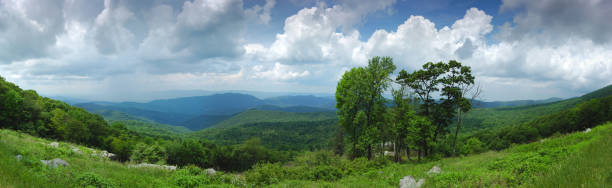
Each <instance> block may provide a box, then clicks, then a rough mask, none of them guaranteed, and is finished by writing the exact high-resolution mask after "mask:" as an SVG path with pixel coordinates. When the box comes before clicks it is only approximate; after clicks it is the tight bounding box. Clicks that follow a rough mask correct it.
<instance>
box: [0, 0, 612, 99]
mask: <svg viewBox="0 0 612 188" xmlns="http://www.w3.org/2000/svg"><path fill="white" fill-rule="evenodd" d="M609 12H612V1H599V0H584V1H571V0H568V1H566V0H542V1H531V0H503V1H491V0H474V1H449V0H432V1H409V0H379V1H359V0H328V1H324V0H303V1H300V0H283V1H281V0H187V1H173V0H152V1H127V0H48V1H35V0H19V1H15V0H0V75H1V76H2V77H4V78H6V79H7V80H8V81H11V82H15V83H17V84H18V85H20V86H22V87H23V88H26V89H35V90H37V91H39V92H40V93H41V94H43V95H47V96H58V95H59V96H68V97H76V98H84V99H89V100H109V101H126V100H145V99H147V100H148V99H151V98H155V97H154V96H156V95H153V93H160V92H165V91H175V90H209V91H222V90H250V91H273V92H299V93H333V92H334V91H335V86H336V83H337V81H338V79H339V78H340V76H341V75H342V74H343V73H344V71H346V70H348V69H350V68H352V67H356V66H364V65H366V64H367V60H368V59H369V58H371V57H373V56H391V57H392V58H393V59H394V62H395V64H396V65H397V67H398V71H399V70H400V69H406V70H408V71H413V70H415V69H417V68H419V67H420V66H421V65H422V64H424V63H426V62H428V61H433V62H437V61H448V60H453V59H454V60H458V61H460V62H462V63H464V64H466V65H469V66H471V67H472V69H473V71H474V74H475V76H476V78H477V82H478V83H480V84H481V85H482V86H483V90H484V91H483V99H485V100H514V99H543V98H549V97H564V98H567V97H573V96H578V95H581V94H584V93H586V92H589V91H592V90H595V89H598V88H601V87H604V86H606V85H608V84H611V81H612V80H611V79H610V78H611V77H612V24H609V18H608V17H609Z"/></svg>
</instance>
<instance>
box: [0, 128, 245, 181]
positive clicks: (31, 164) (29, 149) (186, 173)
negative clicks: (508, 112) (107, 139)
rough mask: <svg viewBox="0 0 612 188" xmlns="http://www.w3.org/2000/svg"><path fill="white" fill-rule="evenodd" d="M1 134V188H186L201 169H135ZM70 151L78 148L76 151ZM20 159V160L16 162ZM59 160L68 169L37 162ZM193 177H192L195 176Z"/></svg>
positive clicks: (84, 151)
mask: <svg viewBox="0 0 612 188" xmlns="http://www.w3.org/2000/svg"><path fill="white" fill-rule="evenodd" d="M52 142H53V141H52V140H46V139H41V138H36V137H32V136H30V135H27V134H24V133H19V132H16V131H12V130H5V129H2V130H0V187H32V188H38V187H189V185H190V184H192V183H193V182H192V181H193V179H194V177H196V176H197V174H205V172H203V171H202V170H201V169H198V168H195V167H191V168H185V169H182V170H178V171H172V170H165V169H160V168H154V167H144V168H135V167H131V166H130V165H133V164H130V163H120V162H116V161H109V160H108V159H105V158H104V157H101V156H99V155H96V154H94V151H95V153H97V154H100V153H101V150H97V149H91V148H87V147H83V146H80V145H76V144H72V143H67V142H59V144H58V147H52V146H50V143H52ZM73 148H78V151H75V150H74V149H73ZM17 155H21V159H20V160H18V159H17V157H16V156H17ZM54 158H59V159H62V160H64V161H66V162H67V163H68V166H65V167H62V166H59V167H57V168H53V167H50V166H46V165H44V164H43V163H41V161H40V160H50V159H54ZM194 174H195V175H194ZM200 177H205V178H206V182H207V184H214V183H218V184H225V185H226V186H234V185H235V186H240V185H242V184H244V183H243V180H242V179H240V178H239V177H236V176H233V175H225V174H223V173H222V172H219V173H217V174H216V175H214V176H200Z"/></svg>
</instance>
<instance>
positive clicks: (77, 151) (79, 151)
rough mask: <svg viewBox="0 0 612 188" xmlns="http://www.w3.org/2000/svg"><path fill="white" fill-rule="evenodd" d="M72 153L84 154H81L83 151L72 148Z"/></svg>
mask: <svg viewBox="0 0 612 188" xmlns="http://www.w3.org/2000/svg"><path fill="white" fill-rule="evenodd" d="M72 151H73V152H75V153H78V154H83V152H81V150H79V148H77V147H72Z"/></svg>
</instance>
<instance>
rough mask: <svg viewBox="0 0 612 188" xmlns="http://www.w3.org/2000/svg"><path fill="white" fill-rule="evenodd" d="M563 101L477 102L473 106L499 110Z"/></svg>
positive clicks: (552, 99)
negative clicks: (501, 108)
mask: <svg viewBox="0 0 612 188" xmlns="http://www.w3.org/2000/svg"><path fill="white" fill-rule="evenodd" d="M561 100H563V99H562V98H558V97H552V98H548V99H543V100H513V101H491V102H486V101H478V100H475V101H473V102H472V105H473V106H474V107H475V108H497V107H512V106H525V105H535V104H545V103H551V102H557V101H561Z"/></svg>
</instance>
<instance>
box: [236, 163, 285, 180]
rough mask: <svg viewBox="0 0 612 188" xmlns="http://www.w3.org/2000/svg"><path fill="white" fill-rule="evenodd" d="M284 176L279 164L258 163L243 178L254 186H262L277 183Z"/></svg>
mask: <svg viewBox="0 0 612 188" xmlns="http://www.w3.org/2000/svg"><path fill="white" fill-rule="evenodd" d="M286 174H287V172H286V171H285V169H284V168H283V167H282V166H281V165H280V163H258V164H256V165H255V166H253V169H251V170H249V171H248V172H246V173H245V178H246V180H247V182H248V183H250V184H252V185H254V186H262V185H270V184H274V183H278V182H280V181H281V180H282V179H284V178H285V175H286Z"/></svg>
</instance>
